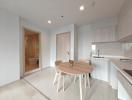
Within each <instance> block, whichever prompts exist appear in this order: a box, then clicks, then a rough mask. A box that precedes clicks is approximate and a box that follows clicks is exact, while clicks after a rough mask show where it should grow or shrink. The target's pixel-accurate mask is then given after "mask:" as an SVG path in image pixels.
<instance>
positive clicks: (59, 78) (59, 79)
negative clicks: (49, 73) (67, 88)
mask: <svg viewBox="0 0 132 100" xmlns="http://www.w3.org/2000/svg"><path fill="white" fill-rule="evenodd" d="M60 81H61V72H59V77H58V84H57V92H59V87H60Z"/></svg>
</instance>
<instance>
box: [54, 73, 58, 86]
mask: <svg viewBox="0 0 132 100" xmlns="http://www.w3.org/2000/svg"><path fill="white" fill-rule="evenodd" d="M57 77H58V73H56V74H55V77H54V81H53V85H55V82H56V81H57Z"/></svg>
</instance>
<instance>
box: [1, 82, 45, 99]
mask: <svg viewBox="0 0 132 100" xmlns="http://www.w3.org/2000/svg"><path fill="white" fill-rule="evenodd" d="M0 100H47V99H46V98H45V97H44V96H42V95H41V94H40V93H39V92H38V91H36V90H35V89H34V88H32V87H31V86H30V85H29V84H27V83H26V82H25V81H24V80H20V81H16V82H14V83H12V84H10V85H6V86H4V87H2V88H0Z"/></svg>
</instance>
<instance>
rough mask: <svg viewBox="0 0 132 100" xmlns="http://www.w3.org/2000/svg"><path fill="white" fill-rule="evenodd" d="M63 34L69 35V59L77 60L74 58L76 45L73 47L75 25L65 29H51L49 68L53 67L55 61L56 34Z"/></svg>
mask: <svg viewBox="0 0 132 100" xmlns="http://www.w3.org/2000/svg"><path fill="white" fill-rule="evenodd" d="M65 32H70V33H71V52H70V54H71V55H70V58H71V59H77V58H75V56H74V54H75V52H76V51H75V50H77V49H78V48H77V47H75V46H77V45H75V39H74V38H75V36H76V32H75V25H74V24H72V25H68V26H65V27H61V28H57V29H53V30H51V31H50V65H51V66H54V62H55V60H56V34H59V33H65ZM75 48H76V49H75Z"/></svg>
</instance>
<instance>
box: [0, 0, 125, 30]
mask: <svg viewBox="0 0 132 100" xmlns="http://www.w3.org/2000/svg"><path fill="white" fill-rule="evenodd" d="M94 1H95V2H96V4H95V6H92V3H93V2H94ZM123 3H124V0H0V7H1V8H4V9H7V10H9V11H11V12H13V13H15V14H17V15H19V16H21V17H22V18H24V19H26V20H30V21H32V22H34V23H37V24H38V25H39V26H41V27H44V28H48V29H51V28H55V27H60V26H64V25H68V24H76V25H78V26H80V25H85V24H88V23H89V22H91V21H95V20H100V19H104V18H108V17H113V16H117V15H118V13H119V11H120V9H121V6H122V4H123ZM80 5H84V6H85V10H84V11H82V12H80V11H79V6H80ZM61 16H64V18H61ZM48 19H50V20H52V24H50V25H49V24H48V23H47V21H48Z"/></svg>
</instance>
